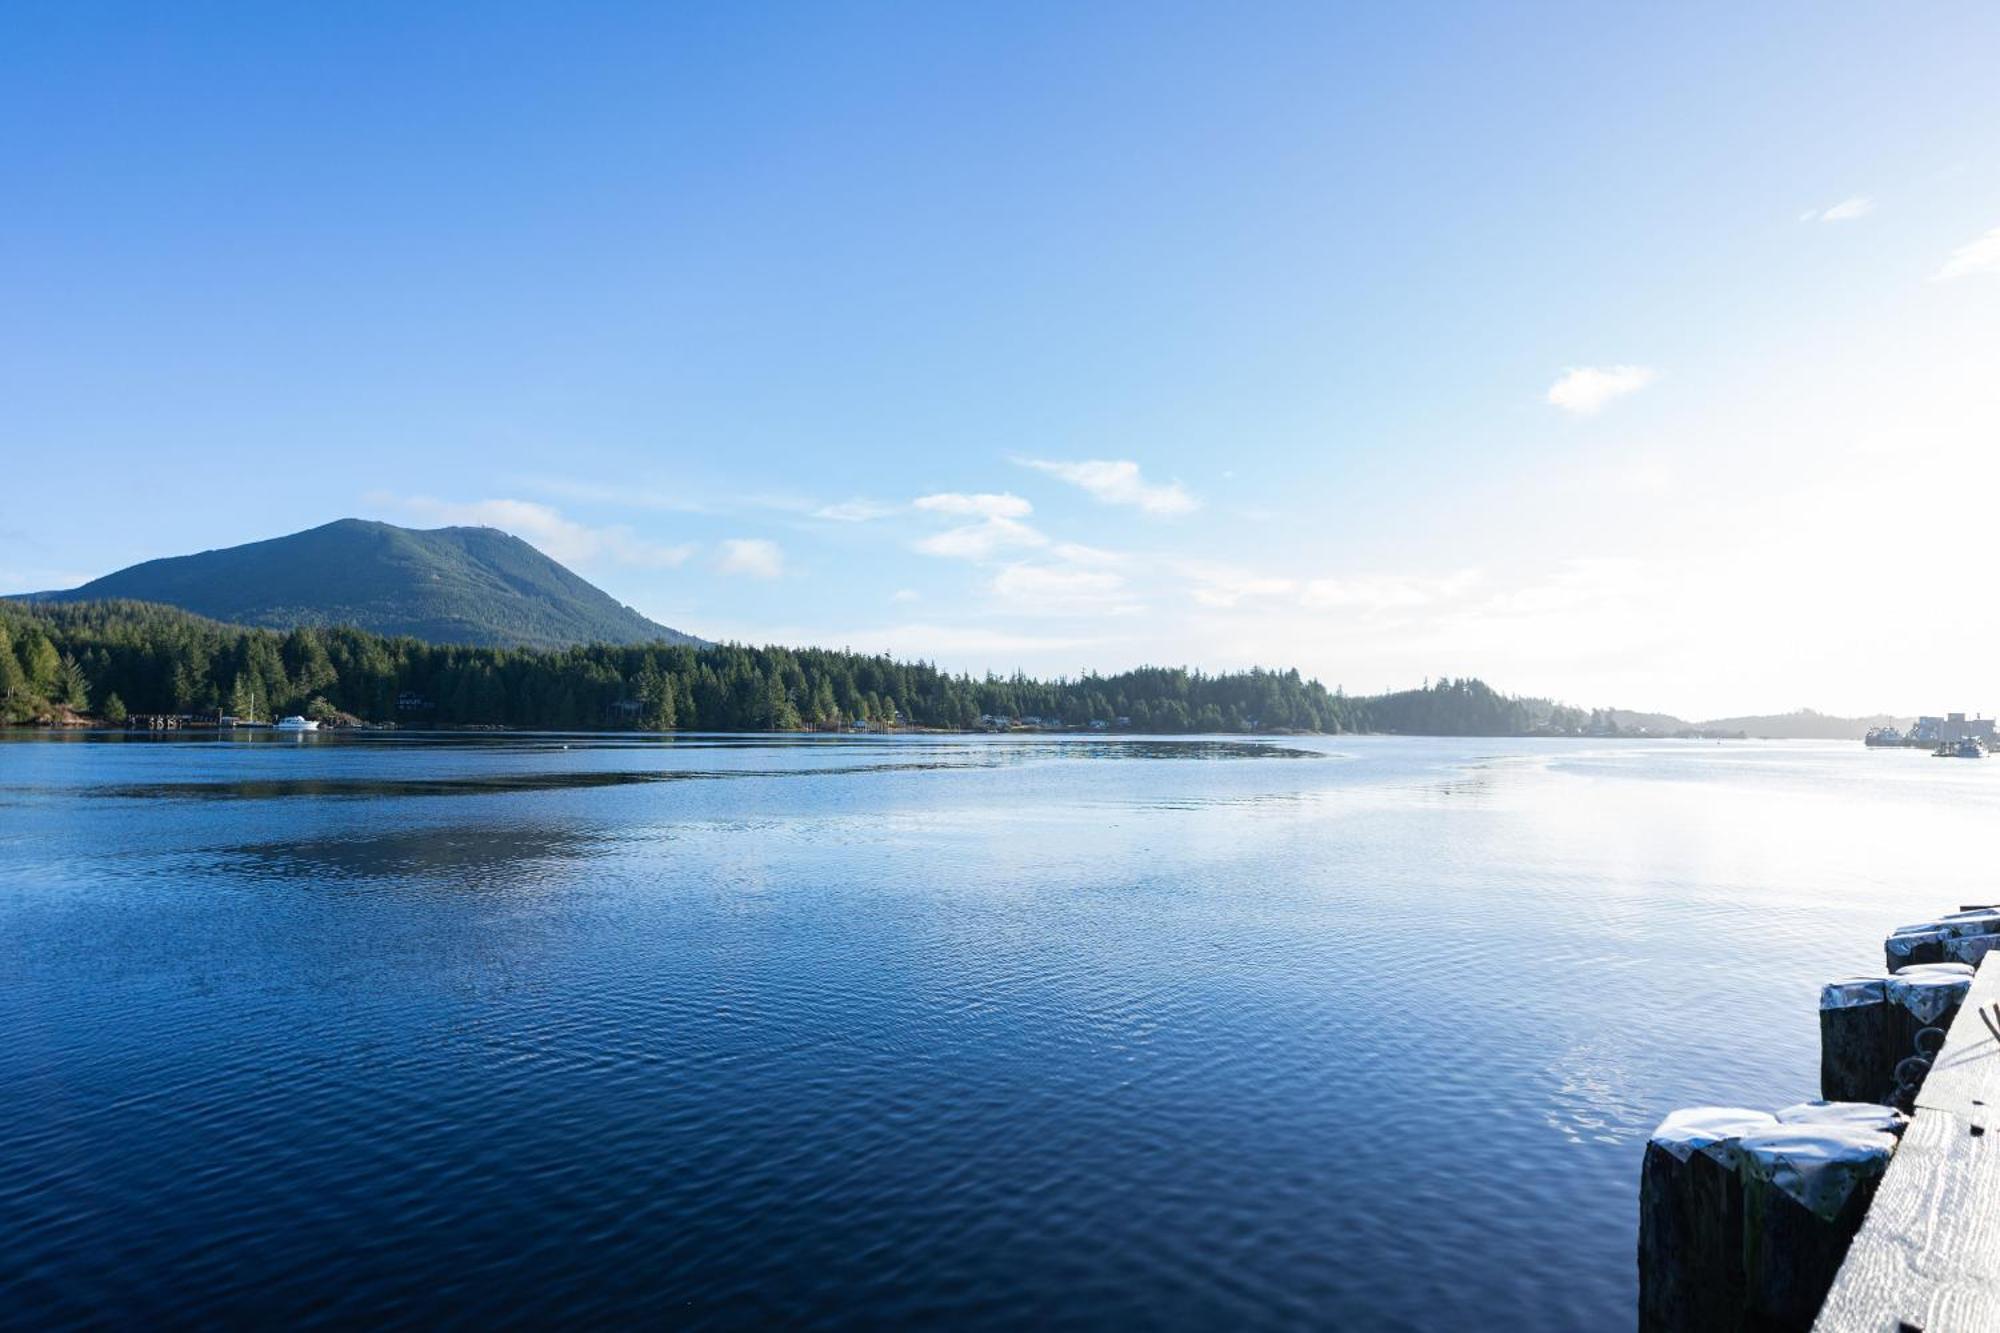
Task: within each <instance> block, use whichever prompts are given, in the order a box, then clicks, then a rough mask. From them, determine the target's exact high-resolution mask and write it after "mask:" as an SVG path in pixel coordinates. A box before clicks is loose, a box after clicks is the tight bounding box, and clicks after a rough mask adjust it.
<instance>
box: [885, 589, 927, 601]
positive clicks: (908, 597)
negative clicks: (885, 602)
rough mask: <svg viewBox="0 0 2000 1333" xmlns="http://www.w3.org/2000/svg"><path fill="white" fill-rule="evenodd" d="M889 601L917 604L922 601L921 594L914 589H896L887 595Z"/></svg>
mask: <svg viewBox="0 0 2000 1333" xmlns="http://www.w3.org/2000/svg"><path fill="white" fill-rule="evenodd" d="M889 600H890V601H892V602H917V601H922V600H923V594H921V593H919V592H918V591H917V590H916V589H915V588H898V589H896V591H894V592H893V593H890V594H889Z"/></svg>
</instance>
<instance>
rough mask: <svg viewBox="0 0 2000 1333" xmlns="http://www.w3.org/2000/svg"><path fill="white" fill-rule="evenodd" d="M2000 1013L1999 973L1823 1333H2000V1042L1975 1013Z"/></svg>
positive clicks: (1975, 995)
mask: <svg viewBox="0 0 2000 1333" xmlns="http://www.w3.org/2000/svg"><path fill="white" fill-rule="evenodd" d="M1995 1003H2000V963H1995V964H1993V965H1992V966H1981V967H1980V969H1979V973H1978V975H1977V976H1976V977H1975V978H1974V979H1973V981H1972V987H1971V991H1970V993H1969V994H1968V995H1967V996H1966V997H1965V998H1964V1000H1963V1002H1962V1004H1961V1007H1960V1010H1959V1013H1958V1015H1957V1017H1956V1018H1955V1019H1954V1020H1953V1021H1952V1025H1951V1029H1950V1031H1949V1033H1948V1034H1947V1036H1946V1038H1945V1044H1944V1049H1943V1050H1941V1051H1940V1052H1938V1055H1937V1057H1936V1059H1935V1060H1934V1061H1933V1062H1932V1068H1931V1072H1930V1076H1929V1077H1928V1078H1927V1079H1926V1080H1925V1082H1924V1086H1923V1088H1922V1090H1921V1091H1920V1092H1919V1093H1918V1094H1917V1106H1916V1113H1915V1115H1914V1116H1913V1117H1912V1119H1911V1122H1910V1127H1909V1131H1908V1132H1907V1133H1906V1134H1905V1135H1904V1136H1903V1141H1902V1146H1901V1147H1899V1148H1898V1149H1897V1150H1896V1157H1895V1160H1894V1161H1893V1162H1891V1163H1890V1166H1889V1171H1888V1174H1887V1175H1886V1176H1885V1177H1884V1178H1883V1180H1882V1183H1881V1187H1880V1189H1879V1190H1878V1191H1877V1192H1876V1195H1875V1200H1874V1203H1873V1205H1872V1206H1871V1207H1870V1208H1869V1210H1868V1219H1867V1221H1866V1222H1864V1223H1863V1224H1862V1227H1861V1234H1860V1235H1858V1236H1857V1237H1855V1239H1854V1243H1853V1246H1852V1247H1851V1248H1850V1249H1849V1250H1848V1254H1847V1260H1846V1262H1845V1263H1844V1264H1843V1265H1842V1266H1841V1270H1840V1276H1839V1278H1838V1279H1837V1280H1836V1281H1835V1282H1834V1285H1833V1290H1832V1291H1830V1292H1829V1293H1828V1294H1827V1298H1826V1303H1825V1305H1824V1306H1823V1307H1822V1308H1821V1310H1820V1315H1819V1322H1818V1323H1817V1324H1815V1325H1814V1328H1815V1329H1816V1330H1818V1333H1896V1330H1899V1329H1916V1330H1922V1333H1965V1331H1966V1330H1986V1329H1994V1328H2000V1042H1996V1040H1995V1038H1994V1033H1993V1030H1992V1029H1991V1028H1989V1027H1987V1026H1986V1024H1985V1023H1984V1022H1983V1021H1982V1020H1981V1017H1980V1014H1979V1012H1978V1011H1979V1010H1981V1009H1988V1008H1990V1007H1991V1006H1992V1005H1994V1004H1995Z"/></svg>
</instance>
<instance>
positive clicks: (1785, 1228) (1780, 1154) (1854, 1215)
mask: <svg viewBox="0 0 2000 1333" xmlns="http://www.w3.org/2000/svg"><path fill="white" fill-rule="evenodd" d="M1895 1147H1896V1139H1895V1136H1894V1135H1892V1134H1887V1133H1884V1132H1883V1131H1881V1130H1878V1129H1869V1128H1865V1127H1856V1126H1852V1125H1843V1124H1814V1123H1798V1124H1787V1125H1779V1126H1777V1127H1776V1128H1773V1129H1764V1130H1753V1131H1751V1132H1750V1133H1747V1134H1745V1135H1743V1136H1742V1137H1741V1138H1740V1139H1738V1140H1737V1151H1738V1155H1739V1157H1740V1159H1741V1168H1740V1174H1741V1177H1742V1182H1743V1278H1744V1290H1745V1295H1746V1298H1747V1300H1746V1306H1747V1313H1748V1320H1747V1326H1748V1327H1750V1328H1753V1329H1759V1330H1771V1331H1772V1333H1777V1331H1778V1330H1787V1331H1789V1330H1797V1331H1798V1333H1805V1330H1808V1329H1810V1328H1811V1327H1812V1323H1813V1318H1814V1316H1815V1315H1817V1314H1818V1313H1819V1307H1820V1302H1821V1301H1823V1300H1825V1298H1826V1293H1827V1291H1828V1290H1829V1289H1830V1288H1831V1287H1832V1286H1833V1279H1834V1277H1835V1276H1836V1275H1837V1274H1838V1273H1839V1272H1840V1261H1841V1260H1842V1259H1843V1258H1845V1257H1846V1255H1847V1247H1848V1245H1849V1244H1850V1243H1851V1242H1852V1241H1853V1239H1854V1233H1855V1232H1856V1231H1858V1230H1860V1229H1861V1221H1862V1219H1863V1218H1864V1217H1865V1216H1867V1213H1868V1201H1869V1200H1870V1199H1871V1198H1873V1197H1874V1194H1875V1186H1876V1184H1877V1183H1878V1182H1879V1181H1880V1180H1881V1179H1882V1172H1883V1171H1884V1170H1885V1169H1886V1168H1887V1167H1888V1165H1889V1155H1890V1153H1892V1152H1894V1151H1895Z"/></svg>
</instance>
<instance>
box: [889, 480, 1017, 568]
mask: <svg viewBox="0 0 2000 1333" xmlns="http://www.w3.org/2000/svg"><path fill="white" fill-rule="evenodd" d="M910 503H911V508H913V509H917V510H920V511H922V512H923V513H927V514H947V515H950V516H952V517H955V518H974V519H977V520H978V522H975V523H964V524H961V525H959V526H958V527H955V528H948V529H946V530H945V531H943V532H936V533H932V534H931V535H930V536H928V537H924V538H921V539H919V540H918V541H917V543H916V549H917V550H919V551H921V552H922V553H923V554H925V555H936V556H944V557H946V558H948V559H952V560H991V559H992V558H993V557H994V556H995V555H996V554H997V553H999V552H1000V551H1003V550H1007V549H1010V548H1020V547H1036V546H1047V545H1048V544H1049V539H1048V537H1047V536H1046V535H1044V534H1043V533H1042V532H1041V531H1039V530H1038V529H1036V528H1034V527H1031V526H1030V525H1028V524H1026V523H1023V522H1022V521H1021V520H1022V519H1024V518H1026V517H1027V516H1028V515H1030V514H1032V513H1034V512H1035V507H1034V506H1033V505H1031V504H1029V503H1028V502H1027V501H1026V500H1023V499H1022V498H1021V497H1020V496H1018V495H1010V494H1007V493H1005V492H1001V493H990V492H989V493H982V494H976V495H974V494H966V493H965V492H962V491H940V492H937V493H935V494H932V495H920V496H918V497H917V498H916V499H915V500H913V501H911V502H910Z"/></svg>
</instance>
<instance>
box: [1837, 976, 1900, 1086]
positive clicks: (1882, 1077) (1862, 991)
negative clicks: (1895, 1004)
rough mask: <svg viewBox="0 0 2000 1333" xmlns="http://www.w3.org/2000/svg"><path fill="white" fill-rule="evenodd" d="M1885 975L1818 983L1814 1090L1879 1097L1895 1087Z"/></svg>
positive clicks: (1896, 1058)
mask: <svg viewBox="0 0 2000 1333" xmlns="http://www.w3.org/2000/svg"><path fill="white" fill-rule="evenodd" d="M1891 1050H1892V1045H1891V1024H1890V1021H1889V994H1888V978H1887V977H1848V978H1846V979H1844V980H1841V981H1829V982H1828V983H1827V984H1826V985H1824V986H1821V987H1820V988H1819V1095H1820V1096H1822V1097H1824V1098H1826V1099H1827V1100H1828V1101H1833V1102H1879V1101H1881V1100H1882V1099H1883V1098H1884V1097H1887V1096H1888V1095H1889V1094H1890V1093H1891V1092H1893V1091H1894V1090H1895V1086H1896V1084H1895V1080H1894V1078H1892V1077H1891V1076H1890V1071H1891V1070H1892V1069H1894V1068H1895V1067H1896V1061H1897V1060H1899V1059H1901V1058H1902V1057H1901V1056H1897V1055H1892V1054H1890V1052H1891Z"/></svg>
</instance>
